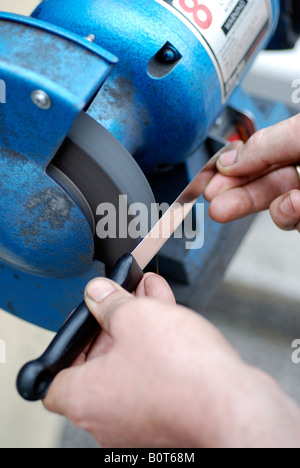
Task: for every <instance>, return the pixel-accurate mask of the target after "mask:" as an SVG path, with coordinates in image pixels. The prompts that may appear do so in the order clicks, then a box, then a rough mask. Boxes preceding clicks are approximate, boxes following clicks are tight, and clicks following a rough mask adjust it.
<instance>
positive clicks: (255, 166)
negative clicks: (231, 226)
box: [204, 115, 300, 231]
mask: <svg viewBox="0 0 300 468" xmlns="http://www.w3.org/2000/svg"><path fill="white" fill-rule="evenodd" d="M297 164H300V115H297V116H296V117H293V118H291V119H289V120H287V121H285V122H281V123H280V124H278V125H275V126H273V127H270V128H267V129H265V130H261V131H260V132H257V133H256V134H255V135H254V136H253V137H252V138H251V139H250V140H249V141H248V143H246V144H245V145H243V144H242V143H241V146H240V148H239V150H238V151H237V152H230V153H224V154H223V156H221V158H220V160H219V162H218V170H219V172H220V174H217V175H216V176H215V177H214V179H213V180H212V181H211V182H210V183H209V185H208V186H207V187H206V190H205V193H204V195H205V197H206V199H207V200H208V201H209V202H211V205H210V215H211V217H212V218H213V219H214V220H215V221H218V222H221V223H225V222H229V221H233V220H235V219H239V218H243V217H244V216H247V215H249V214H252V213H258V212H259V211H263V210H267V209H270V213H271V216H272V218H273V220H274V222H275V223H276V224H277V226H279V227H280V228H282V229H285V230H293V229H298V230H299V231H300V190H299V189H300V181H299V176H298V174H297V170H296V167H295V166H296V165H297Z"/></svg>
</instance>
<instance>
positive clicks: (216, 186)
mask: <svg viewBox="0 0 300 468" xmlns="http://www.w3.org/2000/svg"><path fill="white" fill-rule="evenodd" d="M248 181H249V177H228V176H225V175H223V174H220V173H219V174H216V175H215V177H214V178H213V179H212V180H211V181H210V183H209V184H208V185H207V187H206V188H205V190H204V193H203V195H204V197H205V199H206V200H207V201H208V202H211V201H212V200H213V199H214V198H216V197H217V196H218V195H221V194H222V193H224V192H227V191H228V190H232V189H234V188H236V187H242V186H243V185H245V184H246V183H247V182H248Z"/></svg>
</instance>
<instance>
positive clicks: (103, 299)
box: [84, 278, 134, 336]
mask: <svg viewBox="0 0 300 468" xmlns="http://www.w3.org/2000/svg"><path fill="white" fill-rule="evenodd" d="M84 300H85V303H86V305H87V308H88V309H89V311H90V312H91V314H93V316H94V317H95V319H96V320H97V322H98V323H99V324H100V326H101V327H102V328H103V329H104V330H105V331H106V332H107V333H108V334H109V335H111V336H114V334H115V333H114V332H115V328H116V327H115V324H116V312H117V311H118V309H119V307H120V306H121V305H122V304H123V303H125V302H128V301H133V300H134V297H133V296H132V295H131V294H130V293H128V292H127V291H125V290H124V289H123V288H121V286H119V285H118V284H116V283H114V282H113V281H110V280H108V279H104V278H98V279H95V280H93V281H91V282H90V283H89V284H88V285H87V287H86V290H85V297H84Z"/></svg>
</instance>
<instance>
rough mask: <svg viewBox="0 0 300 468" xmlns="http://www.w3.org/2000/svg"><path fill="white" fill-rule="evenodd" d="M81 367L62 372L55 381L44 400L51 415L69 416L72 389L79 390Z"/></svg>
mask: <svg viewBox="0 0 300 468" xmlns="http://www.w3.org/2000/svg"><path fill="white" fill-rule="evenodd" d="M80 369H81V367H72V368H69V369H66V370H63V371H61V372H60V373H59V374H58V375H57V376H56V377H55V379H54V380H53V382H52V384H51V386H50V388H49V391H48V393H47V396H46V397H45V398H44V400H43V405H44V407H45V408H46V409H47V410H48V411H51V413H56V414H60V415H63V416H67V415H68V413H69V414H70V413H71V411H70V409H69V406H70V389H74V388H77V382H78V380H77V378H78V374H79V373H80Z"/></svg>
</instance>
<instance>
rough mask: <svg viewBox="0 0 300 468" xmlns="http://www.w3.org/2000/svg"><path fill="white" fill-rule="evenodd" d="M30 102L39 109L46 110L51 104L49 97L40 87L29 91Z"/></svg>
mask: <svg viewBox="0 0 300 468" xmlns="http://www.w3.org/2000/svg"><path fill="white" fill-rule="evenodd" d="M31 99H32V102H33V103H34V104H35V105H36V106H37V107H39V108H40V109H43V110H47V109H50V107H51V106H52V102H51V99H50V97H49V96H48V94H47V93H45V91H42V90H41V89H36V90H35V91H33V92H32V93H31Z"/></svg>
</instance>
